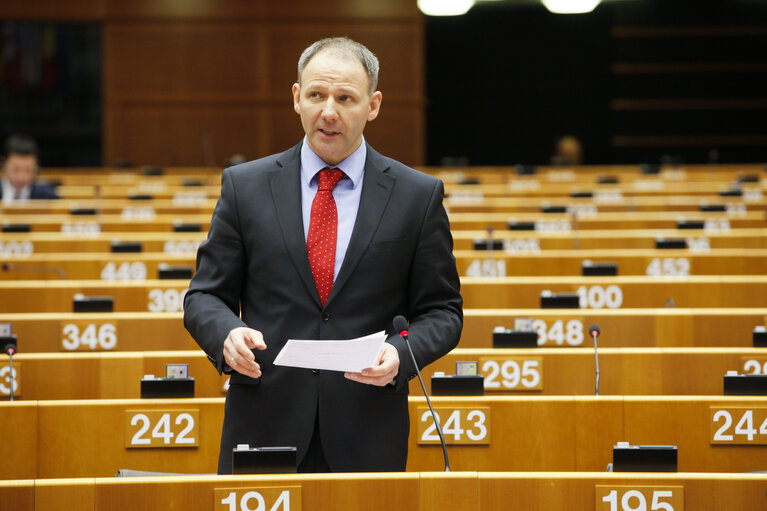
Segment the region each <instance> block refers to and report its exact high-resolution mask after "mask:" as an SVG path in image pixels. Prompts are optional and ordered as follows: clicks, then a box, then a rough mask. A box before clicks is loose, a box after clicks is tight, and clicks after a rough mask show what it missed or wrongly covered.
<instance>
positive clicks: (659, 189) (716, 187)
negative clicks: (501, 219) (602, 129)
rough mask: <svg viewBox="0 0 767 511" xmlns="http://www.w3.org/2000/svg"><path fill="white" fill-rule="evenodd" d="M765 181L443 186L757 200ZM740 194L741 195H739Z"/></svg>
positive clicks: (507, 192) (522, 180)
mask: <svg viewBox="0 0 767 511" xmlns="http://www.w3.org/2000/svg"><path fill="white" fill-rule="evenodd" d="M766 187H767V180H765V179H762V180H761V181H759V182H757V183H743V184H742V185H741V184H735V183H733V182H705V181H699V182H673V181H664V180H661V179H656V178H648V179H636V180H634V181H631V182H620V179H619V180H618V182H617V183H615V182H601V183H599V182H597V180H596V179H595V180H592V181H591V182H580V183H579V182H554V183H543V182H541V181H540V180H538V179H536V178H535V177H527V176H525V177H516V178H515V177H511V178H509V181H508V182H507V183H503V184H455V183H446V184H445V193H446V194H448V195H469V194H477V195H478V194H481V195H482V196H483V197H563V198H564V197H572V195H573V194H581V193H594V194H599V193H604V192H605V191H607V192H609V194H611V195H614V196H618V195H620V196H623V197H646V196H664V195H665V196H679V195H700V196H703V195H709V196H711V195H719V196H725V197H726V196H731V197H732V196H736V197H740V196H743V197H746V196H748V197H753V198H755V199H757V200H761V199H760V197H761V195H763V193H762V192H763V190H764V189H765V188H766ZM741 194H742V195H741Z"/></svg>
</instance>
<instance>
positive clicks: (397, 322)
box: [393, 316, 408, 335]
mask: <svg viewBox="0 0 767 511" xmlns="http://www.w3.org/2000/svg"><path fill="white" fill-rule="evenodd" d="M393 324H394V331H395V332H397V333H398V334H400V335H402V334H403V332H404V335H407V328H408V327H407V320H406V319H405V316H396V317H395V318H394V321H393Z"/></svg>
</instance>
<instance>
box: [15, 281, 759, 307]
mask: <svg viewBox="0 0 767 511" xmlns="http://www.w3.org/2000/svg"><path fill="white" fill-rule="evenodd" d="M186 288H187V283H185V282H181V281H176V280H145V281H140V282H136V281H101V280H80V281H55V280H30V281H0V310H3V311H4V312H7V313H17V312H71V311H72V297H73V296H74V295H75V294H77V293H82V294H85V295H87V296H94V295H97V296H98V295H108V296H113V297H114V310H115V312H140V311H147V310H148V311H150V312H178V311H180V310H181V306H182V298H183V293H184V291H185V289H186ZM579 289H580V291H579ZM544 290H550V291H551V292H553V293H578V294H580V295H582V296H584V297H585V298H583V299H582V302H583V305H585V306H589V308H594V309H597V308H608V309H618V308H659V307H660V308H662V307H666V306H671V305H672V302H673V305H674V306H676V307H683V308H689V307H693V308H708V307H715V308H722V307H728V308H732V307H737V308H744V307H767V276H762V275H749V276H745V275H730V276H693V277H672V278H670V277H646V276H642V277H503V278H472V277H463V278H462V279H461V294H462V295H463V299H464V308H466V309H475V308H485V309H488V308H531V309H532V308H537V307H539V306H540V295H541V292H542V291H544Z"/></svg>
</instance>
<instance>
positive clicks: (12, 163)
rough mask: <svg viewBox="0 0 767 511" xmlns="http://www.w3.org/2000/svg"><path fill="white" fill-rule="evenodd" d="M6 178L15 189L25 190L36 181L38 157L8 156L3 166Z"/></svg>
mask: <svg viewBox="0 0 767 511" xmlns="http://www.w3.org/2000/svg"><path fill="white" fill-rule="evenodd" d="M3 169H4V170H5V176H6V177H7V178H8V181H9V182H10V183H11V185H13V187H14V188H24V187H25V186H27V185H29V184H31V183H32V181H34V179H35V172H36V171H37V157H36V156H34V155H31V154H14V153H11V154H10V155H8V158H7V159H6V160H5V165H3Z"/></svg>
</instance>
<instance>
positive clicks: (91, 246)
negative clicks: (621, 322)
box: [0, 229, 767, 259]
mask: <svg viewBox="0 0 767 511" xmlns="http://www.w3.org/2000/svg"><path fill="white" fill-rule="evenodd" d="M206 237H207V233H206V232H197V233H194V232H189V233H176V232H109V233H95V234H92V235H89V236H83V237H78V238H76V239H74V240H73V239H71V238H69V237H66V236H62V235H61V233H57V232H36V233H35V232H30V233H2V232H0V255H2V256H3V257H7V258H13V259H24V258H26V257H28V256H29V255H30V254H39V253H51V252H56V253H63V252H109V251H110V250H111V244H112V242H113V241H117V242H139V243H141V245H142V247H141V248H142V251H143V252H165V253H169V254H175V253H188V254H194V253H195V252H196V251H197V246H198V245H199V244H200V242H202V241H204V240H205V238H206ZM656 238H668V239H684V240H686V241H687V244H688V247H692V248H691V249H690V251H691V252H705V251H706V250H708V249H720V248H767V229H730V230H728V231H720V230H716V231H703V232H701V231H687V230H679V229H660V230H658V229H649V230H647V229H626V230H619V231H615V230H593V231H578V232H575V231H568V232H536V231H507V230H499V231H494V232H493V239H494V240H497V241H501V242H502V243H503V244H504V250H502V251H493V252H497V253H504V252H505V253H510V254H524V253H529V252H538V251H544V252H545V251H548V250H612V249H629V248H631V249H652V248H655V239H656ZM486 239H487V231H485V230H469V231H459V230H453V241H454V244H455V249H456V250H473V248H474V241H475V240H486Z"/></svg>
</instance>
